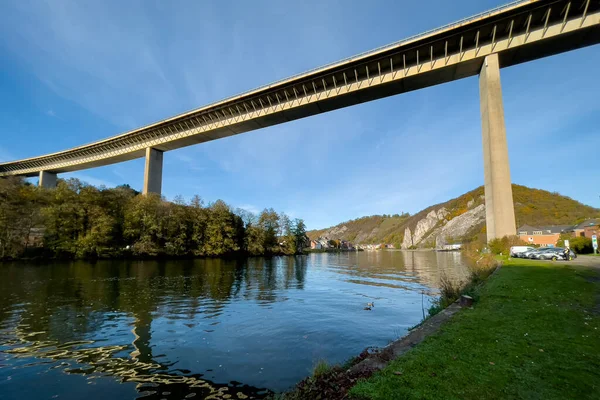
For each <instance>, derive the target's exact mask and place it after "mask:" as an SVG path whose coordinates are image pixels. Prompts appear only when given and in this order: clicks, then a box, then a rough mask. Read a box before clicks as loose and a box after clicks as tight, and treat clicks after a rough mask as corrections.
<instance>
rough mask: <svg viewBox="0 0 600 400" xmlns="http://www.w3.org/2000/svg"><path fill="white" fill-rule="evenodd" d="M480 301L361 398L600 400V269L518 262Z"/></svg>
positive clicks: (370, 384) (374, 380) (368, 385)
mask: <svg viewBox="0 0 600 400" xmlns="http://www.w3.org/2000/svg"><path fill="white" fill-rule="evenodd" d="M479 294H480V299H479V302H478V303H477V304H476V305H475V307H474V308H473V309H467V310H463V311H461V312H460V313H459V314H458V315H456V316H455V317H454V318H453V319H452V320H451V321H450V322H449V323H447V324H446V325H445V326H443V327H442V329H441V330H440V332H439V333H438V334H436V335H433V336H431V337H429V338H428V339H426V340H425V341H424V342H423V343H421V344H420V345H419V346H417V347H415V348H414V349H412V350H411V351H410V352H409V353H407V354H406V355H405V356H404V357H401V358H400V359H398V360H396V361H393V362H392V363H390V364H389V365H388V367H387V368H386V369H384V370H383V371H381V372H379V373H377V374H375V375H374V376H373V377H371V378H370V379H369V380H367V381H361V382H359V383H358V384H357V385H356V386H355V387H354V388H352V390H351V395H352V396H353V398H366V399H382V400H383V399H386V400H388V399H515V398H518V399H544V400H547V399H561V400H562V399H600V305H599V304H598V303H600V269H596V270H594V269H588V268H583V267H576V266H574V264H573V265H567V264H564V263H540V262H535V261H527V260H512V261H509V262H507V263H505V265H504V266H503V267H502V269H501V270H500V271H498V273H497V274H496V275H495V276H493V277H492V278H491V279H490V281H489V282H488V283H487V284H486V285H485V287H484V288H483V289H481V290H480V293H479Z"/></svg>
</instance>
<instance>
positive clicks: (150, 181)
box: [142, 147, 163, 194]
mask: <svg viewBox="0 0 600 400" xmlns="http://www.w3.org/2000/svg"><path fill="white" fill-rule="evenodd" d="M162 166H163V152H162V151H160V150H157V149H154V148H152V147H148V148H146V168H145V171H144V188H143V190H142V193H143V194H148V193H156V194H160V192H161V189H162Z"/></svg>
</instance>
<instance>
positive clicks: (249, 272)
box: [0, 256, 307, 398]
mask: <svg viewBox="0 0 600 400" xmlns="http://www.w3.org/2000/svg"><path fill="white" fill-rule="evenodd" d="M306 269H307V258H306V257H305V256H296V257H274V258H250V259H229V260H227V259H196V260H181V261H120V262H115V261H99V262H97V263H94V264H90V263H85V262H71V263H54V264H51V265H43V266H42V265H30V264H23V263H11V264H5V265H2V266H0V293H2V295H1V296H0V330H3V331H4V332H3V335H2V336H0V346H2V348H3V349H6V350H3V351H4V352H6V353H8V354H11V355H12V356H14V357H35V358H44V359H46V358H50V359H53V360H61V361H63V360H66V361H67V362H68V364H69V366H68V367H63V368H65V371H66V372H68V373H81V374H90V373H92V372H101V373H103V374H108V375H112V376H115V377H117V378H120V379H122V380H133V381H135V382H139V383H140V385H139V390H140V391H142V392H144V395H148V396H149V398H152V396H153V395H152V393H150V392H157V393H160V391H158V390H153V389H152V388H153V387H154V386H153V385H156V384H159V385H165V384H169V385H171V384H177V385H179V386H177V387H178V389H177V390H174V388H170V389H169V390H168V391H169V392H172V393H179V394H181V393H183V392H186V390H187V392H186V393H191V392H194V393H198V394H200V392H196V391H194V390H196V389H198V388H200V387H201V388H203V389H202V390H204V392H202V394H204V395H208V394H211V395H213V396H217V397H215V398H220V397H218V393H220V392H219V391H221V392H222V394H223V395H224V394H229V395H232V396H233V395H235V393H237V392H235V390H233V389H236V385H233V386H232V384H231V383H230V384H225V385H214V384H212V383H210V382H208V381H206V380H203V379H200V377H199V376H191V375H189V374H185V376H181V373H180V372H178V373H173V372H172V373H169V372H168V371H169V363H168V362H167V363H165V361H162V363H159V362H157V361H156V355H155V354H153V348H154V347H155V343H153V323H154V321H155V320H156V318H158V317H165V316H166V317H167V318H168V317H169V316H178V317H179V318H185V319H188V320H190V321H193V320H195V319H196V317H197V316H200V317H202V318H208V319H214V318H217V317H218V316H219V315H221V314H222V313H223V311H224V310H225V309H226V308H227V305H228V304H229V303H231V302H234V301H238V300H244V299H251V300H255V301H257V302H258V303H260V304H270V303H273V302H277V301H284V300H285V298H284V297H282V296H281V292H282V291H283V290H302V289H303V288H304V280H305V276H306ZM128 325H129V328H128V330H129V332H130V334H131V341H130V342H129V343H117V344H111V345H102V341H103V340H104V336H110V332H111V330H113V331H115V330H119V329H123V328H124V327H127V326H128ZM98 345H100V346H98ZM57 349H60V351H58V350H57ZM159 372H160V373H159ZM188 372H189V371H188ZM188 378H189V379H188ZM192 387H195V388H196V389H194V390H192V389H191V388H192ZM184 388H187V389H185V390H184ZM207 388H210V390H208V389H207ZM198 390H199V389H198ZM206 390H208V391H206ZM236 390H237V389H236ZM148 391H150V392H148ZM250 392H252V393H253V395H255V396H256V397H260V393H262V392H261V391H260V390H258V389H252V388H248V387H245V388H243V389H240V393H242V395H241V396H240V398H243V396H244V395H245V394H244V393H246V395H247V394H248V393H250ZM263 392H264V391H263ZM163 397H167V398H168V397H169V396H163V395H161V398H163ZM180 397H181V396H180ZM224 398H226V397H224ZM231 398H236V397H235V396H233V397H231Z"/></svg>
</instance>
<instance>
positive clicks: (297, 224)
mask: <svg viewBox="0 0 600 400" xmlns="http://www.w3.org/2000/svg"><path fill="white" fill-rule="evenodd" d="M292 234H293V235H294V244H295V245H296V252H298V253H301V252H302V250H303V249H304V247H305V246H306V244H307V243H306V242H307V236H306V225H305V224H304V220H302V219H298V218H296V219H294V224H293V227H292Z"/></svg>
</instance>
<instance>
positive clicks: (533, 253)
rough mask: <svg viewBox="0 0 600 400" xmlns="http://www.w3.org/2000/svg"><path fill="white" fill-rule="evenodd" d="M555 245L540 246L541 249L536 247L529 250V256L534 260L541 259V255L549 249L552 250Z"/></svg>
mask: <svg viewBox="0 0 600 400" xmlns="http://www.w3.org/2000/svg"><path fill="white" fill-rule="evenodd" d="M553 249H554V247H540V248H539V249H535V250H534V251H529V252H527V258H529V259H532V260H539V258H538V257H539V256H540V255H541V254H543V253H545V252H547V251H552V250H553Z"/></svg>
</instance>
